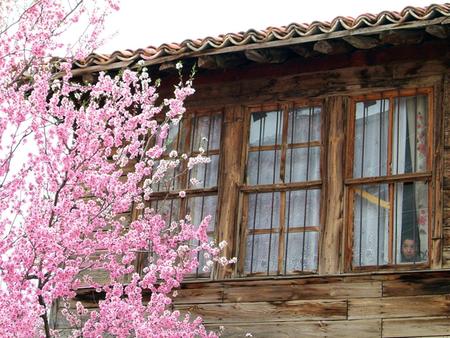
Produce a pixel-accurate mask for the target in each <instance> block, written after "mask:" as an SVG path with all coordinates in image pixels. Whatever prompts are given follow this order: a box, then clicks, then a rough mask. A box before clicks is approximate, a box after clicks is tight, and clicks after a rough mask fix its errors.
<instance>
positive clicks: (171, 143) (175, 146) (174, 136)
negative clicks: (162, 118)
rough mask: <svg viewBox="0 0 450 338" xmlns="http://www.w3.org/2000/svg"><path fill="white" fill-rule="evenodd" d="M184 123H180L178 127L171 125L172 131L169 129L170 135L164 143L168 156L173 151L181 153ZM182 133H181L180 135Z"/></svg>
mask: <svg viewBox="0 0 450 338" xmlns="http://www.w3.org/2000/svg"><path fill="white" fill-rule="evenodd" d="M182 122H183V121H180V122H179V123H178V124H177V125H174V124H173V123H170V129H169V135H168V136H167V139H166V141H165V143H164V145H165V146H166V153H167V154H168V153H169V152H170V151H171V150H177V151H180V149H181V144H182V139H183V136H182V135H181V134H183V132H182V131H183V130H184V128H183V126H182V124H183V123H182ZM180 131H181V133H180Z"/></svg>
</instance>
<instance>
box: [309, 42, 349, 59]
mask: <svg viewBox="0 0 450 338" xmlns="http://www.w3.org/2000/svg"><path fill="white" fill-rule="evenodd" d="M313 49H314V50H315V51H316V52H319V53H322V54H329V55H333V54H343V53H347V52H348V51H350V50H351V47H350V46H349V45H348V44H347V43H345V42H343V41H341V40H321V41H317V42H316V43H315V44H314V47H313Z"/></svg>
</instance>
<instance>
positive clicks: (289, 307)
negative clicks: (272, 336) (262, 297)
mask: <svg viewBox="0 0 450 338" xmlns="http://www.w3.org/2000/svg"><path fill="white" fill-rule="evenodd" d="M175 309H176V310H180V311H181V312H183V313H186V312H189V313H191V314H194V315H198V316H201V317H202V318H203V319H204V321H205V323H245V322H250V323H254V322H257V321H258V320H260V319H261V318H264V320H265V321H267V322H272V321H292V320H325V319H328V320H333V319H345V318H346V315H347V301H345V300H315V301H298V300H295V301H286V302H272V303H269V302H258V303H223V304H197V305H191V306H186V305H176V306H175Z"/></svg>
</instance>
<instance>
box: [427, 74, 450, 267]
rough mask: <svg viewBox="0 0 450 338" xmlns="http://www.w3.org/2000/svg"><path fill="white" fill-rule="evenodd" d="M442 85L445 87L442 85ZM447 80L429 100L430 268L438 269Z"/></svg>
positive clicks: (438, 86)
mask: <svg viewBox="0 0 450 338" xmlns="http://www.w3.org/2000/svg"><path fill="white" fill-rule="evenodd" d="M442 83H443V84H444V85H442ZM445 86H446V84H445V79H444V81H441V83H438V84H436V85H435V87H434V92H433V94H434V95H433V96H434V97H432V98H431V99H430V100H429V104H428V110H429V111H430V114H431V117H432V125H433V126H434V128H432V134H431V136H432V138H431V141H430V143H431V144H430V147H429V149H430V150H431V152H430V153H431V154H432V156H430V159H429V162H431V168H432V169H433V180H432V182H431V189H432V191H431V194H430V195H431V201H430V202H431V206H432V208H433V211H434V212H433V213H432V214H431V217H430V218H431V233H430V234H429V235H431V242H430V243H431V244H430V246H431V247H430V249H429V250H430V266H431V268H434V269H437V268H440V267H441V266H442V247H443V245H445V242H444V240H443V235H442V227H443V217H442V216H443V211H442V209H443V200H442V186H443V176H444V170H443V130H442V128H443V125H444V123H443V121H444V112H445V109H446V108H444V106H443V104H445V103H444V100H445V98H444V95H445Z"/></svg>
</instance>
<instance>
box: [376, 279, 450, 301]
mask: <svg viewBox="0 0 450 338" xmlns="http://www.w3.org/2000/svg"><path fill="white" fill-rule="evenodd" d="M438 294H450V283H449V277H448V276H446V275H444V276H437V277H431V278H430V277H428V276H426V275H418V276H404V277H403V278H402V277H400V278H399V279H396V280H387V281H383V297H394V296H418V295H438Z"/></svg>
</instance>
